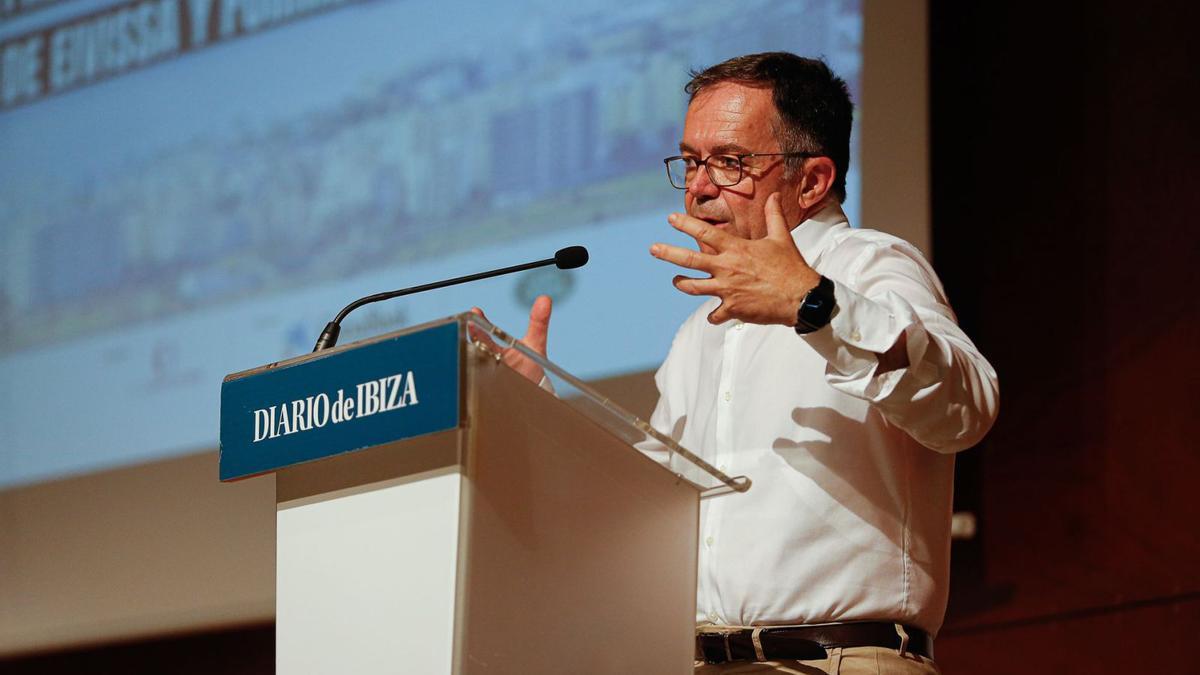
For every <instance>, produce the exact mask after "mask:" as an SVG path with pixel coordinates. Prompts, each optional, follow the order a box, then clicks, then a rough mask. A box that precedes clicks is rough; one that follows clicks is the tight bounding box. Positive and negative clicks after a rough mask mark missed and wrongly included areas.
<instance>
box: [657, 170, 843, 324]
mask: <svg viewBox="0 0 1200 675" xmlns="http://www.w3.org/2000/svg"><path fill="white" fill-rule="evenodd" d="M764 212H765V215H766V223H767V236H765V237H763V238H762V239H742V238H741V237H738V236H735V235H732V234H730V233H728V232H725V231H724V230H721V229H720V228H716V227H713V226H712V225H709V224H708V223H706V222H704V221H703V220H700V219H699V218H693V217H691V216H688V215H686V214H682V213H672V214H671V215H670V216H669V217H668V218H667V220H668V221H670V223H671V226H672V227H674V228H675V229H677V230H679V231H680V232H683V233H684V234H687V235H689V236H691V237H692V238H694V239H695V240H696V243H698V244H700V248H701V250H700V251H693V250H691V249H686V248H681V247H679V246H671V245H669V244H654V245H653V246H651V247H650V254H651V255H653V256H654V257H656V258H658V259H660V260H666V261H667V262H670V263H675V264H676V265H679V266H680V267H687V268H689V269H693V270H697V271H700V272H706V273H708V274H709V275H710V276H709V277H708V278H707V279H696V278H692V277H685V276H682V275H680V276H676V277H675V279H674V281H673V283H674V284H675V288H678V289H679V290H681V291H683V292H684V293H687V294H688V295H712V296H716V297H718V298H720V299H721V304H720V305H719V306H718V307H717V308H716V309H715V310H713V311H712V313H710V314H709V315H708V321H709V323H713V324H720V323H724V322H726V321H728V320H730V319H739V320H741V321H745V322H747V323H758V324H781V325H784V326H794V325H795V324H796V310H798V309H799V308H800V303H801V301H803V299H804V296H805V295H806V294H807V293H808V292H809V291H810V290H812V289H813V288H815V287H816V285H817V282H818V281H820V279H821V275H820V274H818V273H817V271H816V270H814V269H813V268H812V267H810V266H809V264H808V262H807V261H805V260H804V256H803V255H802V254H801V253H800V250H799V249H797V248H796V242H794V241H793V240H792V235H791V232H790V230H789V229H788V226H787V221H786V220H785V219H784V217H783V210H782V209H781V207H780V204H779V193H775V194H772V195H771V196H770V197H768V198H767V203H766V205H765V206H764ZM706 249H707V250H711V251H712V253H708V252H706Z"/></svg>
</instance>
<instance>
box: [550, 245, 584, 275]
mask: <svg viewBox="0 0 1200 675" xmlns="http://www.w3.org/2000/svg"><path fill="white" fill-rule="evenodd" d="M587 261H588V252H587V249H586V248H584V247H582V246H568V247H566V248H561V249H559V250H558V252H557V253H555V254H554V265H555V266H556V267H558V269H560V270H573V269H575V268H576V267H583V266H584V265H586V264H587Z"/></svg>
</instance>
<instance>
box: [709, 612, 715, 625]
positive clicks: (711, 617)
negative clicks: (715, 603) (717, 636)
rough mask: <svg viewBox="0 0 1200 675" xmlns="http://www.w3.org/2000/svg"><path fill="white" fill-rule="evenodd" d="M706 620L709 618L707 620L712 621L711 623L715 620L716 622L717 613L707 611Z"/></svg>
mask: <svg viewBox="0 0 1200 675" xmlns="http://www.w3.org/2000/svg"><path fill="white" fill-rule="evenodd" d="M708 620H709V621H712V622H713V623H716V622H717V613H716V612H709V613H708Z"/></svg>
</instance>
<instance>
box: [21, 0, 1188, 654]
mask: <svg viewBox="0 0 1200 675" xmlns="http://www.w3.org/2000/svg"><path fill="white" fill-rule="evenodd" d="M1184 7H1185V6H1184V5H1181V6H1180V7H1178V8H1172V7H1163V6H1159V5H1155V6H1153V7H1151V6H1150V3H1141V4H1124V3H1116V2H1110V3H1086V4H1084V3H1080V4H1072V5H1071V6H1067V5H1064V4H1058V3H1039V4H1033V3H1009V2H1005V3H1000V2H996V3H987V4H983V3H968V2H961V1H959V0H934V1H933V2H932V3H931V7H930V10H931V12H930V14H931V16H930V26H931V38H930V56H931V97H932V100H931V114H932V120H931V124H932V172H933V174H932V189H933V199H932V206H933V228H934V229H933V246H934V255H935V265H936V267H937V268H938V270H939V272H940V273H941V275H942V279H943V281H944V282H945V285H946V288H947V289H948V291H949V293H950V296H951V299H952V301H953V302H954V305H955V307H956V308H957V310H958V312H959V316H960V320H961V322H962V323H963V324H964V325H965V327H966V328H967V330H968V332H969V333H970V334H971V335H972V336H974V337H975V339H976V341H977V342H978V344H979V345H980V347H981V348H982V349H983V351H984V353H985V354H987V355H988V356H989V358H990V359H991V360H992V362H993V364H994V365H995V366H996V368H997V370H998V371H999V373H1000V377H1001V389H1002V396H1001V400H1002V405H1001V407H1002V410H1001V415H1000V419H999V421H998V422H997V425H996V427H995V429H994V430H993V432H992V433H991V435H990V436H989V437H988V438H987V439H986V440H985V442H984V443H983V444H982V445H981V446H980V447H979V448H976V449H974V450H971V451H969V452H967V453H964V454H962V455H960V456H959V477H958V497H957V499H958V506H959V508H960V509H965V510H970V511H973V512H975V513H976V514H977V516H978V518H979V533H978V536H977V537H976V538H975V539H974V540H972V541H968V542H956V543H955V545H954V546H955V549H954V574H953V581H952V598H951V606H950V611H949V614H948V616H947V622H946V626H945V628H944V629H943V631H942V635H941V636H940V637H939V640H938V645H937V649H938V653H939V661H940V662H941V665H942V668H943V671H944V672H947V673H976V674H980V675H984V674H987V673H1011V672H1024V673H1043V672H1045V673H1049V672H1080V673H1116V672H1125V671H1146V670H1149V671H1154V672H1200V667H1198V666H1197V665H1195V662H1196V661H1197V659H1195V658H1193V657H1190V656H1189V654H1188V652H1189V650H1191V649H1192V648H1191V647H1190V645H1191V643H1192V639H1193V634H1194V633H1195V632H1196V631H1197V630H1198V629H1200V535H1198V534H1197V523H1198V522H1200V498H1198V497H1197V493H1198V492H1200V481H1198V480H1197V477H1198V476H1200V444H1198V443H1197V440H1196V430H1195V426H1196V423H1197V420H1198V419H1200V406H1198V405H1197V400H1198V399H1200V395H1198V391H1200V366H1198V365H1197V356H1196V351H1197V347H1198V346H1200V313H1198V312H1197V300H1196V293H1197V290H1198V288H1200V283H1198V282H1200V274H1198V273H1197V265H1196V263H1195V261H1196V259H1197V258H1198V254H1200V245H1198V237H1197V235H1196V229H1197V228H1196V226H1195V221H1196V218H1197V215H1196V214H1197V213H1200V180H1198V178H1200V171H1198V169H1197V166H1200V143H1198V142H1197V126H1198V125H1197V124H1196V120H1198V119H1200V114H1198V111H1197V110H1196V109H1195V108H1194V106H1193V104H1192V99H1193V98H1194V96H1193V91H1194V90H1195V89H1196V87H1197V84H1200V82H1198V79H1200V78H1197V72H1200V59H1197V58H1196V51H1197V50H1196V48H1195V43H1196V42H1197V38H1196V37H1194V36H1193V32H1195V30H1196V29H1197V26H1200V23H1198V22H1197V21H1196V19H1197V16H1196V12H1195V11H1194V10H1191V9H1187V10H1186V11H1185V9H1184ZM273 650H274V643H273V631H272V628H271V626H269V625H268V626H256V627H249V628H244V629H237V630H230V631H224V632H219V633H210V634H203V635H192V636H182V637H177V638H169V639H164V640H155V641H153V642H146V643H137V644H132V645H117V646H103V647H96V648H91V649H87V650H80V651H75V652H71V653H66V654H49V655H41V656H36V657H28V658H25V659H23V660H20V661H15V662H9V663H0V666H2V668H0V669H3V670H4V671H5V672H11V673H34V672H76V671H79V670H87V671H92V672H110V671H111V672H117V671H120V672H127V673H134V672H147V673H149V672H173V673H193V672H196V673H199V672H225V673H238V672H246V673H251V672H255V673H258V672H271V668H272V661H273Z"/></svg>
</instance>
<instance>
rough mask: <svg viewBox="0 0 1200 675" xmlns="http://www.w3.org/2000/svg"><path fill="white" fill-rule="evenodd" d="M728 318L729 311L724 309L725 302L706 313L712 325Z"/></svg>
mask: <svg viewBox="0 0 1200 675" xmlns="http://www.w3.org/2000/svg"><path fill="white" fill-rule="evenodd" d="M729 319H730V316H729V312H728V311H726V310H725V303H721V304H720V305H718V306H717V308H716V309H714V310H713V311H711V312H709V313H708V322H709V323H711V324H713V325H714V326H716V325H720V324H723V323H725V322H726V321H728V320H729Z"/></svg>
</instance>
